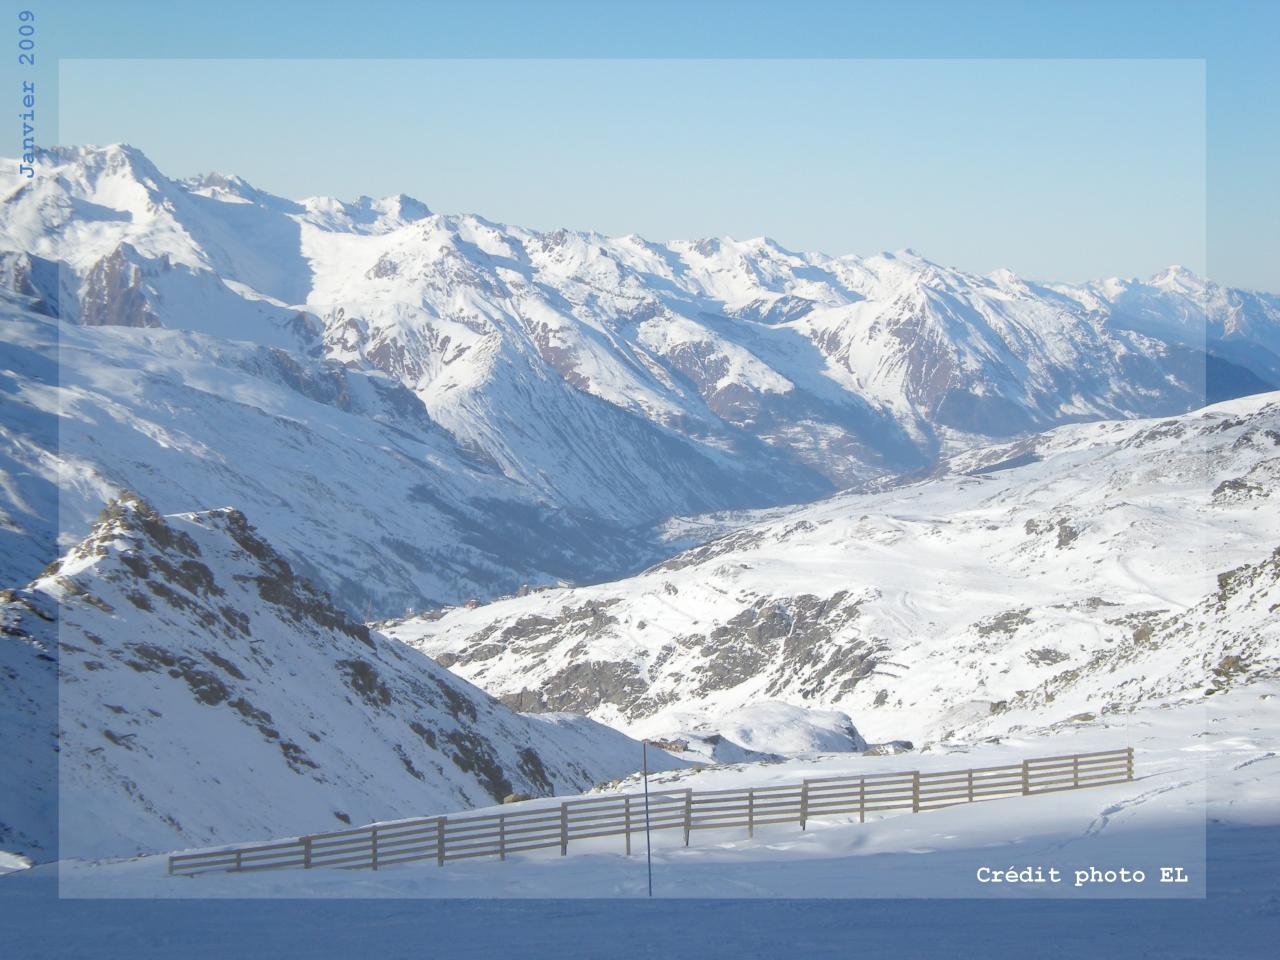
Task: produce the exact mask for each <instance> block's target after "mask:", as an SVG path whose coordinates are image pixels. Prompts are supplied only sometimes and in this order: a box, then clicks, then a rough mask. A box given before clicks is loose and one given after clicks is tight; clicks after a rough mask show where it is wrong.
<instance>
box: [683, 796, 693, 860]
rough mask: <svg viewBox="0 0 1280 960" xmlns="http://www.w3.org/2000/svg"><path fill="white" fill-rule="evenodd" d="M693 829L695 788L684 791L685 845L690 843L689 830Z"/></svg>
mask: <svg viewBox="0 0 1280 960" xmlns="http://www.w3.org/2000/svg"><path fill="white" fill-rule="evenodd" d="M692 829H693V788H692V787H689V788H687V789H686V790H685V792H684V845H685V846H686V847H687V846H688V845H689V831H690V830H692Z"/></svg>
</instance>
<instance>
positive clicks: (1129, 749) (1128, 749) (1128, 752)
mask: <svg viewBox="0 0 1280 960" xmlns="http://www.w3.org/2000/svg"><path fill="white" fill-rule="evenodd" d="M1125 755H1126V757H1127V759H1128V774H1129V775H1128V777H1127V779H1129V780H1132V779H1133V747H1125Z"/></svg>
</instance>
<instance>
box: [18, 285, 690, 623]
mask: <svg viewBox="0 0 1280 960" xmlns="http://www.w3.org/2000/svg"><path fill="white" fill-rule="evenodd" d="M0 323H2V324H3V326H4V330H5V337H4V341H3V342H0V370H2V371H3V372H2V373H0V403H2V404H3V410H4V415H3V419H2V421H0V480H2V481H3V482H0V548H3V549H0V583H4V584H8V585H11V586H16V585H21V584H24V583H26V582H27V581H29V580H30V579H32V578H33V577H34V576H35V575H36V574H37V573H38V572H39V571H40V570H41V568H43V567H44V566H45V565H46V564H48V563H49V562H50V561H51V560H52V559H53V558H54V557H56V556H57V555H58V554H59V553H61V552H63V551H65V550H66V549H69V548H70V547H71V546H73V545H74V544H75V543H76V542H77V541H78V540H79V538H80V537H82V536H84V534H85V533H86V532H87V531H88V529H89V527H90V525H91V524H92V522H93V519H94V517H95V516H96V515H97V514H98V512H99V511H100V510H101V508H102V506H103V504H105V503H106V502H107V501H108V500H110V499H111V498H112V497H115V496H118V495H119V494H120V493H121V492H122V491H124V490H135V491H138V492H139V493H141V494H142V495H143V496H144V497H146V499H147V500H148V501H149V502H151V503H153V504H154V505H155V506H156V508H157V509H158V510H160V511H161V512H163V513H179V512H192V511H199V510H204V509H208V508H211V507H218V506H224V505H234V506H236V507H238V508H239V509H241V510H243V511H245V512H246V513H247V514H249V515H251V516H253V517H254V518H255V523H256V524H257V525H258V526H259V527H260V528H261V529H262V530H263V532H264V535H265V536H266V537H267V538H268V539H269V540H271V542H272V543H273V544H275V545H276V546H277V547H278V548H279V549H280V550H281V551H282V552H283V553H284V554H285V555H286V556H288V557H289V560H290V562H291V563H292V564H293V565H294V567H295V568H297V569H298V570H300V571H301V572H303V573H304V574H305V575H306V576H307V577H308V578H310V579H312V580H314V581H315V582H316V583H317V584H319V585H321V586H322V587H324V588H325V589H326V591H327V592H328V593H329V594H330V595H332V596H333V597H334V598H335V599H337V600H338V601H340V602H341V604H342V605H343V606H344V607H345V608H346V609H347V610H348V611H349V612H352V613H355V614H357V615H359V616H362V617H368V616H369V615H370V614H371V613H377V614H382V615H386V614H387V613H390V612H395V613H402V612H403V611H404V609H405V607H406V606H413V607H415V608H420V607H423V606H424V605H428V604H436V603H444V602H455V603H456V602H460V601H461V600H463V599H465V598H467V597H470V596H485V597H487V596H494V595H497V594H503V593H515V592H516V590H517V589H518V588H519V587H520V585H521V584H523V583H548V582H552V583H553V582H555V581H557V580H561V579H563V580H566V581H571V582H582V581H584V580H593V579H600V578H601V577H602V576H603V575H606V574H613V575H620V574H622V573H624V572H634V571H636V570H638V569H640V568H641V567H643V566H645V565H646V563H648V562H652V561H654V560H656V559H659V558H660V557H662V556H666V555H668V554H669V551H667V552H658V547H657V546H656V545H651V544H649V543H648V542H647V540H646V538H645V536H644V535H643V534H641V533H637V532H634V531H628V530H624V529H623V528H621V527H618V526H616V525H614V524H611V523H610V522H609V521H608V520H606V519H604V518H601V517H600V516H598V515H595V514H587V513H585V512H582V511H574V510H569V509H566V508H563V507H559V506H557V505H555V504H554V503H550V502H548V501H547V500H546V499H545V498H543V497H540V496H538V495H537V494H536V493H535V492H533V491H531V490H530V489H529V488H528V487H526V486H524V485H522V484H520V483H518V482H516V481H514V480H511V479H510V478H508V477H505V476H503V475H502V473H501V472H500V471H498V470H497V469H496V468H495V467H494V466H493V465H492V464H489V463H486V462H485V461H484V460H483V459H481V458H478V457H477V456H475V455H474V454H473V453H471V452H469V451H467V450H464V449H462V448H461V447H459V446H458V445H457V444H456V443H455V442H454V440H453V438H452V436H450V435H449V434H448V433H447V432H446V431H444V430H443V429H442V428H440V426H439V425H438V424H436V423H435V422H434V421H433V420H432V419H431V417H430V416H429V415H428V414H427V412H426V411H425V410H424V409H423V407H422V404H421V403H420V402H419V401H418V399H417V398H416V397H415V396H414V395H413V394H412V393H410V392H409V391H408V390H407V389H406V388H404V387H403V386H402V385H401V384H399V383H397V382H396V381H395V380H392V379H390V378H389V377H387V376H385V375H383V374H380V373H378V372H377V371H372V372H363V371H359V370H353V369H350V368H347V367H344V366H343V365H341V364H338V363H336V362H333V361H328V360H324V359H313V358H308V357H306V356H300V355H298V354H293V353H289V352H287V351H284V350H282V349H280V348H273V347H265V346H261V345H257V344H251V343H245V342H240V341H227V340H220V339H217V338H214V337H211V336H208V335H204V334H197V333H191V332H188V331H182V330H161V329H151V328H145V329H135V328H126V327H83V326H76V325H69V324H61V323H59V322H57V321H54V320H51V319H49V318H47V317H40V316H37V315H34V314H30V313H19V312H14V311H6V310H4V309H3V307H0ZM59 541H60V542H59Z"/></svg>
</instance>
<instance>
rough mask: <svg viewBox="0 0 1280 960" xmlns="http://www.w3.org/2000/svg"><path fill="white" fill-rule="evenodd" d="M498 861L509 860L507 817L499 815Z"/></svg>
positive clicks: (503, 814)
mask: <svg viewBox="0 0 1280 960" xmlns="http://www.w3.org/2000/svg"><path fill="white" fill-rule="evenodd" d="M498 859H499V860H505V859H507V815H506V814H505V813H500V814H498Z"/></svg>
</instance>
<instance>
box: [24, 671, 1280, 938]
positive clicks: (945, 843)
mask: <svg viewBox="0 0 1280 960" xmlns="http://www.w3.org/2000/svg"><path fill="white" fill-rule="evenodd" d="M1278 695H1280V685H1277V684H1276V683H1275V682H1274V681H1270V682H1262V683H1253V684H1246V685H1244V686H1242V687H1240V688H1237V689H1234V690H1232V691H1230V692H1228V693H1224V694H1223V695H1221V696H1219V697H1215V698H1213V699H1212V700H1211V701H1205V700H1204V698H1202V697H1195V698H1192V699H1182V698H1172V699H1167V700H1162V701H1160V702H1158V703H1154V704H1150V705H1148V706H1146V707H1144V708H1143V709H1140V710H1138V711H1136V712H1135V713H1134V714H1133V715H1130V716H1125V717H1121V718H1109V719H1108V720H1106V721H1102V722H1099V723H1096V724H1090V725H1086V726H1083V727H1079V728H1075V729H1071V730H1064V731H1058V732H1055V733H1052V734H1050V735H1047V736H1019V737H1013V738H1009V739H1007V740H1005V741H1003V742H1001V743H999V744H992V743H977V744H970V743H965V744H955V745H951V746H948V747H940V748H939V749H937V750H933V751H929V752H927V753H924V754H920V755H913V756H910V757H855V756H849V755H848V754H844V755H840V754H834V755H827V756H822V757H814V758H808V759H803V760H792V761H789V762H787V763H781V764H739V765H734V766H728V767H719V768H711V769H707V770H689V771H678V772H676V773H674V774H665V775H662V776H658V777H651V778H650V786H651V788H653V789H655V790H662V789H684V788H686V787H690V788H693V789H695V790H719V789H742V788H744V787H747V786H755V787H766V786H772V785H794V784H795V783H797V782H798V781H800V780H801V779H804V778H815V777H823V776H839V777H850V776H859V775H863V774H869V775H874V774H880V773H886V772H897V771H905V770H915V769H918V770H921V771H941V770H963V769H966V768H968V767H979V768H980V767H983V766H990V765H996V764H1004V763H1016V762H1019V761H1020V760H1022V759H1024V758H1028V757H1036V756H1053V755H1061V754H1068V753H1076V752H1087V751H1090V750H1099V749H1114V748H1115V747H1116V745H1117V744H1129V745H1132V746H1133V747H1134V750H1135V778H1134V780H1133V781H1130V782H1121V783H1117V784H1110V785H1106V786H1102V787H1094V788H1091V789H1086V790H1079V791H1069V792H1065V793H1052V794H1048V795H1041V796H1031V797H1018V796H1015V797H1008V798H1006V799H1000V800H992V801H984V802H979V803H973V804H967V803H962V804H959V805H956V806H953V807H948V808H944V809H939V810H932V811H926V812H923V813H919V814H912V813H910V812H909V811H902V812H893V813H889V814H887V815H880V816H875V815H872V816H870V817H869V818H868V820H867V822H866V823H859V822H858V816H857V814H856V813H855V814H853V815H852V816H849V815H838V816H826V817H818V818H815V819H812V820H810V822H809V823H808V825H807V829H806V830H805V831H803V832H801V830H800V829H799V827H798V825H797V824H795V823H782V824H776V825H772V826H767V827H760V826H757V827H756V830H755V836H754V837H753V838H749V837H747V835H746V830H745V829H743V828H741V827H737V828H732V829H725V830H709V831H705V832H704V831H699V832H697V833H695V834H694V836H693V839H692V842H691V844H690V846H689V847H687V848H686V847H685V846H684V845H683V843H682V838H681V836H680V831H678V830H672V831H665V832H656V833H655V834H654V835H653V840H654V851H653V858H654V867H653V875H654V895H655V896H658V897H663V898H701V897H753V898H774V897H819V898H828V897H841V898H886V897H906V898H918V897H926V898H954V897H960V898H967V899H970V898H971V899H970V903H969V909H973V907H974V904H973V902H972V901H973V900H976V899H979V898H983V899H985V898H994V899H1001V900H1008V899H1027V898H1053V899H1059V900H1073V899H1079V898H1088V899H1095V900H1096V899H1112V898H1125V899H1145V898H1168V897H1172V898H1180V899H1183V900H1184V901H1185V900H1197V899H1199V898H1202V897H1204V896H1205V894H1206V892H1207V891H1209V892H1213V893H1215V894H1219V895H1221V894H1222V892H1223V891H1222V890H1221V888H1220V886H1219V884H1221V883H1222V880H1223V875H1222V872H1221V871H1220V870H1218V869H1216V867H1217V865H1216V864H1207V863H1206V857H1205V852H1206V834H1207V832H1208V830H1209V828H1210V825H1212V826H1213V827H1215V828H1218V829H1221V827H1222V825H1224V824H1229V825H1231V826H1232V827H1234V828H1236V829H1239V830H1248V829H1251V828H1252V829H1256V828H1260V827H1269V828H1270V830H1269V831H1268V832H1267V833H1265V834H1261V833H1260V834H1259V836H1258V839H1261V838H1262V837H1263V836H1266V837H1271V838H1274V830H1275V827H1276V826H1277V825H1278V824H1277V813H1278V811H1277V808H1276V805H1275V802H1274V798H1275V794H1276V790H1277V788H1278V787H1280V756H1278V755H1277V751H1276V739H1275V736H1274V733H1273V731H1274V729H1275V726H1276V721H1277V719H1280V717H1278V715H1277V714H1278V708H1277V704H1280V696H1278ZM636 787H637V784H636V783H635V781H634V780H630V781H628V782H626V783H623V784H618V785H611V786H610V788H609V790H610V791H614V790H618V791H626V792H630V791H633V790H635V789H636ZM1217 839H1220V838H1215V841H1216V840H1217ZM575 846H576V849H574V848H571V855H570V856H569V857H568V858H567V859H562V858H561V857H560V856H559V855H558V851H555V850H550V851H542V852H534V853H528V854H515V855H510V856H508V858H507V861H506V862H505V863H498V862H496V861H495V860H494V859H492V858H490V859H487V860H476V861H463V862H459V863H451V864H448V865H447V866H445V867H444V868H443V869H442V868H439V867H437V866H436V865H435V864H434V863H430V862H428V863H425V864H423V863H413V864H405V865H402V866H398V867H391V868H388V869H383V870H380V871H379V872H378V873H376V874H374V873H372V872H370V871H362V872H360V873H358V874H355V875H353V874H351V873H349V872H346V871H342V870H309V871H304V870H281V871H271V872H267V873H261V874H208V875H205V876H202V877H200V878H198V879H196V880H194V881H192V880H186V879H183V878H170V877H168V876H166V870H165V864H164V861H163V858H161V857H153V858H146V859H142V860H136V861H130V862H117V863H93V864H90V863H85V864H78V863H67V864H63V865H62V873H61V881H62V884H63V890H64V891H65V892H70V893H72V894H73V895H80V896H94V895H102V894H103V893H104V892H106V891H111V892H112V895H117V896H118V895H125V896H136V897H143V896H145V897H156V896H160V897H277V898H284V897H297V896H314V897H547V896H563V897H643V896H645V894H646V871H645V858H644V856H643V855H640V856H631V857H628V856H626V855H625V853H624V852H623V850H622V849H621V843H620V842H619V838H618V837H605V838H601V839H598V840H587V841H575ZM1273 849H1274V840H1273V839H1272V841H1271V844H1270V845H1269V846H1268V847H1267V848H1266V850H1265V852H1262V853H1261V855H1250V854H1247V853H1244V851H1242V850H1237V851H1235V852H1236V855H1237V857H1238V858H1239V860H1240V861H1241V863H1242V864H1243V863H1248V864H1249V865H1250V867H1251V870H1250V873H1249V876H1248V880H1247V883H1246V888H1252V893H1253V895H1254V896H1255V897H1256V898H1257V899H1256V900H1253V901H1250V902H1253V903H1256V906H1257V914H1256V916H1262V915H1264V914H1266V915H1270V914H1271V913H1273V912H1274V899H1270V900H1269V899H1268V898H1269V897H1271V898H1273V897H1274V882H1273V879H1272V876H1273V874H1272V870H1273V864H1272V862H1271V860H1270V859H1269V857H1268V854H1270V853H1271V852H1272V851H1273ZM1028 866H1030V867H1033V868H1039V869H1040V870H1041V871H1042V873H1043V874H1044V875H1046V876H1047V875H1048V873H1049V871H1050V869H1051V868H1052V869H1055V870H1057V871H1058V872H1059V874H1060V875H1061V878H1062V879H1061V882H1060V883H1057V884H1052V883H1048V882H1046V883H1044V884H1034V883H982V882H979V880H978V871H979V869H980V868H982V867H986V868H987V870H988V871H992V870H1001V871H1003V870H1007V869H1019V870H1020V869H1022V868H1024V867H1028ZM1162 866H1164V867H1168V866H1179V867H1181V868H1182V871H1183V873H1184V875H1185V876H1186V877H1187V881H1186V882H1185V883H1177V884H1170V883H1161V882H1160V881H1159V870H1160V868H1161V867H1162ZM1091 867H1096V868H1098V869H1099V870H1100V871H1105V870H1118V869H1120V868H1122V867H1123V868H1126V869H1128V870H1129V871H1130V872H1132V871H1135V870H1141V871H1142V872H1143V873H1144V875H1145V879H1144V881H1143V882H1142V883H1140V884H1138V883H1128V884H1122V883H1110V884H1107V883H1085V884H1083V885H1081V886H1076V877H1075V874H1074V871H1075V870H1076V869H1084V870H1085V871H1086V872H1087V871H1088V869H1089V868H1091ZM15 879H18V880H22V879H25V878H15ZM1241 892H1242V893H1243V892H1245V891H1241ZM761 906H763V905H761ZM867 906H868V905H866V904H863V905H860V906H856V905H853V904H850V905H848V907H846V910H847V909H849V908H856V909H857V910H858V912H859V914H861V913H862V912H864V911H865V909H866V908H867ZM1188 906H1190V904H1188ZM674 908H675V905H674V904H668V905H666V906H665V907H664V911H663V912H664V915H665V913H666V912H667V911H668V910H671V909H674ZM939 908H940V905H939V904H936V903H935V904H934V905H933V909H939ZM838 922H839V923H840V924H841V926H840V929H841V930H845V929H846V926H845V924H847V917H841V918H840V919H839V921H838ZM790 933H791V936H793V937H794V936H796V931H791V932H790ZM1143 943H1144V945H1145V944H1146V943H1148V941H1146V940H1144V941H1143ZM584 955H585V954H584ZM918 955H919V956H929V955H932V954H931V953H930V952H929V951H927V950H926V951H924V952H922V953H920V954H918ZM1111 955H1114V954H1111ZM1211 955H1215V954H1213V953H1212V952H1208V953H1204V952H1197V953H1193V954H1187V956H1188V957H1190V956H1211ZM1231 955H1236V954H1231ZM1240 955H1244V954H1240ZM1247 955H1249V956H1264V955H1266V954H1264V953H1250V954H1247Z"/></svg>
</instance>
